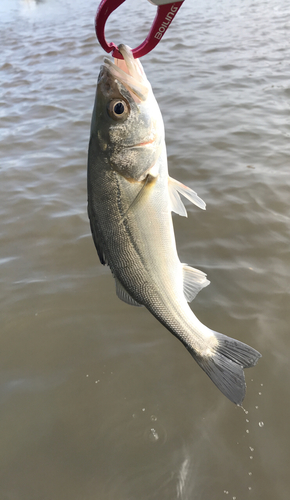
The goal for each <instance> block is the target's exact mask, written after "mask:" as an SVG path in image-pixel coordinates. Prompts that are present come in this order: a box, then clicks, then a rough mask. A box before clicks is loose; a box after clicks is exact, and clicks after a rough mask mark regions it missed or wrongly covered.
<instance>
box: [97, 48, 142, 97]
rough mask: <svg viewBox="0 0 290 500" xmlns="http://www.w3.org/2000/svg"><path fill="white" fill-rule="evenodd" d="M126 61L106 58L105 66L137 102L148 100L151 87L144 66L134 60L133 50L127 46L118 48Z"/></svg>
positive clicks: (137, 60)
mask: <svg viewBox="0 0 290 500" xmlns="http://www.w3.org/2000/svg"><path fill="white" fill-rule="evenodd" d="M118 49H119V51H120V52H121V54H122V56H123V58H124V59H117V58H115V59H114V62H113V61H112V60H111V59H108V58H107V57H105V58H104V66H105V67H106V68H107V70H108V71H109V72H110V73H111V75H112V76H113V77H114V78H116V79H117V80H118V81H120V82H121V83H122V84H123V85H124V86H125V87H126V88H127V89H128V90H129V92H130V94H131V95H132V98H133V99H134V101H136V102H140V101H145V100H146V99H147V96H148V93H149V90H150V88H151V85H150V83H149V81H148V80H147V78H146V75H145V72H144V70H143V67H142V64H141V62H140V61H139V59H134V56H133V54H132V50H131V49H130V47H128V46H127V45H124V44H121V45H119V46H118Z"/></svg>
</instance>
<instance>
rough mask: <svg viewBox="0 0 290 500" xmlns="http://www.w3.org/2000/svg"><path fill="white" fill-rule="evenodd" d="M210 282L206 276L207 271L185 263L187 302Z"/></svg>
mask: <svg viewBox="0 0 290 500" xmlns="http://www.w3.org/2000/svg"><path fill="white" fill-rule="evenodd" d="M209 284H210V281H209V280H208V279H207V278H206V274H205V273H203V272H202V271H199V269H194V267H190V266H187V265H186V264H183V293H184V296H185V298H186V300H187V302H191V301H192V300H193V299H194V298H195V297H196V295H197V294H198V292H200V290H202V288H204V287H205V286H208V285H209Z"/></svg>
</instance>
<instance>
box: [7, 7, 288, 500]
mask: <svg viewBox="0 0 290 500" xmlns="http://www.w3.org/2000/svg"><path fill="white" fill-rule="evenodd" d="M97 4H98V2H95V1H92V0H88V1H87V2H83V1H80V0H74V1H72V0H71V1H69V0H63V1H57V0H47V1H44V2H42V3H38V4H37V3H35V2H32V1H30V2H24V1H22V2H21V1H20V0H19V1H17V0H1V3H0V47H1V53H0V84H1V96H0V113H1V119H0V155H1V163H0V196H1V200H0V218H1V225H0V249H1V250H0V259H1V260H0V281H1V288H0V293H1V302H0V303H1V330H0V404H1V406H0V408H1V414H0V499H1V500H116V499H118V500H145V499H146V500H149V499H150V500H155V499H156V500H157V499H158V500H174V499H182V500H222V499H231V500H248V499H255V500H258V499H263V500H273V499H278V500H288V499H289V498H290V491H289V486H290V474H289V471H290V461H289V454H290V438H289V421H290V411H289V410H290V398H289V389H290V369H289V350H290V336H289V328H290V326H289V325H290V308H289V293H290V288H289V274H290V268H289V264H290V259H289V237H290V230H289V223H290V219H289V215H290V197H289V184H290V177H289V135H290V119H289V101H290V72H289V61H290V43H289V39H290V4H289V2H288V1H287V0H271V1H270V0H244V1H243V2H241V1H240V0H231V1H230V0H217V1H213V0H196V1H194V2H193V1H191V0H186V1H185V2H184V5H183V6H182V8H181V10H180V12H179V14H178V15H177V17H176V19H175V20H174V22H173V24H172V26H171V27H170V29H169V31H168V33H167V34H166V35H165V37H164V39H163V40H162V41H161V43H160V44H159V46H158V47H157V48H156V49H155V50H154V52H152V53H151V54H149V55H147V56H146V57H144V58H143V60H142V63H143V65H144V68H145V71H146V74H147V76H148V78H149V80H150V81H151V83H152V86H153V89H154V92H155V95H156V98H157V100H158V102H159V104H160V107H161V111H162V114H163V118H164V122H165V127H166V141H167V147H168V156H169V168H170V174H171V175H172V176H173V177H174V178H177V179H178V180H180V181H182V182H183V183H185V184H187V185H189V186H190V187H191V188H193V189H195V190H196V191H197V193H198V194H199V196H201V197H202V198H203V199H204V200H205V201H206V202H207V211H206V212H203V211H201V210H199V209H198V208H197V207H195V206H193V205H191V204H189V203H187V202H186V206H187V208H188V213H189V216H188V219H184V218H181V217H178V216H174V226H175V232H176V238H177V245H178V250H179V254H180V258H181V261H183V262H187V263H188V264H190V265H193V266H195V267H197V268H199V269H202V270H203V271H204V272H206V273H207V274H208V277H209V279H210V280H211V285H210V286H209V287H207V288H206V289H205V290H203V291H202V292H201V293H200V294H199V295H198V297H197V298H196V299H195V301H194V302H193V304H192V307H193V310H194V312H195V314H196V315H197V316H198V318H199V319H200V320H201V321H202V322H203V323H205V324H206V325H207V326H209V327H211V328H213V329H215V330H218V331H221V332H223V333H225V334H227V335H230V336H233V337H236V338H238V339H240V340H242V341H244V342H246V343H249V344H250V345H252V346H253V347H255V348H257V349H258V350H259V351H260V352H261V353H262V354H263V358H262V359H261V360H260V361H259V363H258V365H257V366H256V367H255V368H254V369H250V370H248V371H246V378H247V385H248V390H247V396H246V399H245V401H244V408H245V411H243V410H242V409H241V408H237V407H235V406H234V405H233V404H231V403H230V402H229V401H228V400H227V399H226V398H225V397H224V396H223V395H222V394H221V393H220V392H219V391H218V390H217V389H216V388H215V386H214V385H213V384H212V383H211V382H210V380H209V379H208V378H207V377H206V375H205V374H204V373H203V372H202V371H201V370H200V369H199V368H198V366H197V365H196V364H195V363H194V361H193V359H192V358H191V356H190V355H189V354H188V352H187V351H186V350H185V349H184V347H183V346H182V345H181V343H179V342H178V340H177V339H175V338H174V337H173V336H172V335H170V334H169V332H168V331H167V330H165V329H164V328H163V327H162V326H161V325H160V324H159V323H158V322H157V321H156V320H155V319H154V318H153V317H152V316H151V315H150V314H149V313H148V312H147V311H146V310H145V309H139V308H134V307H130V306H128V305H126V304H124V303H122V302H121V301H120V300H118V299H117V297H116V296H115V289H114V283H113V279H112V277H111V274H110V272H109V270H108V269H107V268H104V267H103V266H101V264H100V263H99V261H98V257H97V253H96V251H95V249H94V245H93V242H92V238H91V234H90V229H89V224H88V219H87V215H86V198H87V194H86V159H87V145H88V139H89V127H90V117H91V111H92V107H93V102H94V93H95V86H96V82H97V77H98V72H99V66H100V63H101V61H102V58H103V55H104V53H103V51H102V49H101V48H100V46H99V45H98V43H97V41H96V37H95V33H94V15H95V12H96V8H97ZM141 14H142V15H141ZM154 14H155V8H154V7H153V6H152V5H150V4H149V3H148V2H146V1H145V0H142V1H141V0H140V2H139V1H138V2H137V1H129V0H128V1H127V2H125V4H124V5H123V6H122V7H120V8H119V9H118V12H117V13H115V14H114V15H112V17H111V18H110V21H109V22H108V27H107V32H106V34H107V38H108V40H109V41H114V42H116V43H120V42H123V43H128V44H129V45H131V46H136V45H137V44H138V43H140V42H141V41H142V40H143V39H144V38H145V36H146V34H147V33H148V30H149V27H150V25H151V22H152V19H153V17H154Z"/></svg>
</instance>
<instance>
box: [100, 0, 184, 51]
mask: <svg viewBox="0 0 290 500" xmlns="http://www.w3.org/2000/svg"><path fill="white" fill-rule="evenodd" d="M149 1H151V3H153V4H157V5H158V4H159V3H162V5H158V7H157V14H156V16H155V19H154V21H153V24H152V27H151V30H150V32H149V34H148V36H147V37H146V39H145V40H144V42H143V43H141V45H139V46H138V47H136V49H133V50H132V54H133V56H134V57H135V59H137V58H139V57H142V56H145V55H146V54H148V52H150V51H151V50H152V49H154V47H156V45H157V44H158V43H159V42H160V40H161V38H162V37H163V35H164V33H165V32H166V30H167V28H168V27H169V26H170V24H171V23H172V21H173V19H174V17H175V16H176V14H177V12H178V11H179V9H180V7H181V5H182V4H183V1H184V0H177V1H176V2H173V3H172V2H170V0H169V2H168V0H149ZM166 1H167V3H165V2H166ZM124 2H125V0H102V1H101V3H100V5H99V8H98V11H97V15H96V20H95V27H96V35H97V38H98V40H99V42H100V45H101V46H102V47H103V49H104V50H105V51H106V52H112V51H113V53H112V55H113V57H116V58H117V59H123V56H122V54H121V53H120V52H119V50H118V47H117V45H115V44H114V43H113V42H111V43H108V42H107V40H106V38H105V24H106V21H107V19H108V17H109V16H110V14H112V12H113V11H114V10H116V9H117V8H118V7H119V6H120V5H121V4H122V3H124Z"/></svg>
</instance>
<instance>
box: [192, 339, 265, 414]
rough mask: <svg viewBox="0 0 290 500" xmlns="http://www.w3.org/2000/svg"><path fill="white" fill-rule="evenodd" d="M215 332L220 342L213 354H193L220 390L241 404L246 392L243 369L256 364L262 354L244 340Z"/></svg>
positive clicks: (234, 401)
mask: <svg viewBox="0 0 290 500" xmlns="http://www.w3.org/2000/svg"><path fill="white" fill-rule="evenodd" d="M213 333H214V334H215V336H216V338H217V340H218V344H217V346H216V347H215V351H214V352H213V354H212V355H210V356H203V357H201V356H198V355H197V354H196V353H193V352H191V354H192V355H193V357H194V359H195V361H196V362H197V363H198V364H199V366H200V367H201V368H202V369H203V370H204V371H205V373H206V374H207V375H208V376H209V378H210V379H211V380H212V381H213V383H214V384H215V385H216V386H217V387H218V388H219V390H220V391H221V392H222V393H223V394H224V395H225V396H226V397H227V398H228V399H229V400H230V401H232V402H233V403H235V404H237V405H240V404H242V402H243V399H244V397H245V394H246V382H245V374H244V370H243V369H244V368H249V367H250V366H254V365H255V364H256V363H257V361H258V359H259V358H260V357H261V354H260V353H259V352H258V351H256V350H255V349H253V348H252V347H250V346H248V345H247V344H243V342H239V341H238V340H235V339H232V338H230V337H227V336H226V335H223V334H221V333H218V332H213Z"/></svg>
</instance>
